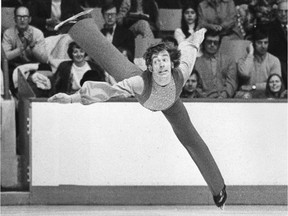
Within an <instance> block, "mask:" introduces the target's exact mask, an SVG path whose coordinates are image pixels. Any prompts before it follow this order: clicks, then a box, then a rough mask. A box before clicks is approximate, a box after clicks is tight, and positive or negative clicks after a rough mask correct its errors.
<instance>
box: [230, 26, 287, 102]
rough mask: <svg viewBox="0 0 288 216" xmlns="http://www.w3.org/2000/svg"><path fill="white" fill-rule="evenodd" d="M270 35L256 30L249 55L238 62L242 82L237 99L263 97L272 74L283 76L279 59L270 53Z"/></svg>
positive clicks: (249, 48)
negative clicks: (250, 96)
mask: <svg viewBox="0 0 288 216" xmlns="http://www.w3.org/2000/svg"><path fill="white" fill-rule="evenodd" d="M268 45H269V39H268V33H267V32H266V31H265V30H263V29H259V28H258V29H255V31H254V34H253V42H252V43H251V44H250V46H249V47H248V50H247V51H248V53H247V54H245V56H244V57H242V58H240V59H239V61H238V72H239V78H240V80H241V82H242V85H241V86H240V91H239V92H237V94H236V97H237V98H241V97H242V98H247V97H248V98H249V96H247V94H251V95H252V97H253V98H257V97H263V96H264V90H265V87H266V82H267V79H268V77H269V75H270V74H274V73H275V74H279V75H280V76H281V66H280V62H279V59H278V58H277V57H275V56H273V55H272V54H270V53H268V52H267V50H268Z"/></svg>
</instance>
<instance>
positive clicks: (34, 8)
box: [31, 0, 83, 37]
mask: <svg viewBox="0 0 288 216" xmlns="http://www.w3.org/2000/svg"><path fill="white" fill-rule="evenodd" d="M81 11H83V9H82V8H81V7H80V4H79V3H78V0H33V1H31V16H32V22H31V25H34V26H36V27H37V28H39V29H41V30H42V31H43V32H44V36H45V37H47V36H51V35H56V34H57V32H56V31H55V30H54V27H55V26H56V25H57V24H59V23H60V22H61V21H64V20H65V19H67V18H69V17H71V16H73V15H75V14H77V13H80V12H81Z"/></svg>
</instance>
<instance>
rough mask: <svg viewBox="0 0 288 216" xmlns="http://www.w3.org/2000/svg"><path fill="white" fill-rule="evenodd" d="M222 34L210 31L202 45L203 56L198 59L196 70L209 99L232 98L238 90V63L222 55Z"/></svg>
mask: <svg viewBox="0 0 288 216" xmlns="http://www.w3.org/2000/svg"><path fill="white" fill-rule="evenodd" d="M220 44H221V36H220V33H218V32H216V31H213V30H208V31H207V32H206V34H205V39H204V42H203V43H202V52H203V55H202V56H200V57H198V58H197V59H196V63H195V69H196V70H197V71H198V72H199V74H200V76H201V78H202V81H203V87H204V89H205V93H206V94H207V97H210V98H231V97H233V96H234V93H235V91H236V89H237V85H238V84H237V70H236V62H235V60H234V59H233V58H231V57H229V56H227V55H225V54H223V53H220V52H219V47H220Z"/></svg>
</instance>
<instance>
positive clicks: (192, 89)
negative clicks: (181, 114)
mask: <svg viewBox="0 0 288 216" xmlns="http://www.w3.org/2000/svg"><path fill="white" fill-rule="evenodd" d="M180 97H181V98H202V97H204V93H203V81H202V79H201V77H200V74H199V73H198V71H197V70H195V69H194V70H193V71H192V73H191V75H190V77H189V78H188V80H187V81H186V83H185V85H184V87H183V89H182V92H181V95H180Z"/></svg>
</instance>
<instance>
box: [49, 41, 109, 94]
mask: <svg viewBox="0 0 288 216" xmlns="http://www.w3.org/2000/svg"><path fill="white" fill-rule="evenodd" d="M67 53H68V55H69V57H70V58H71V60H69V61H64V62H62V63H60V65H59V67H58V69H57V71H56V72H55V74H54V75H53V78H52V80H53V81H52V86H53V89H52V94H55V93H58V92H63V93H67V94H72V93H74V92H76V91H78V90H79V89H80V88H81V85H80V81H81V79H82V78H83V76H84V74H85V73H86V72H87V71H91V70H92V71H93V73H91V72H90V73H89V74H90V75H89V76H90V80H94V81H105V74H104V70H103V69H102V68H100V66H98V65H97V64H95V63H93V62H91V61H86V60H85V57H86V53H85V52H84V51H83V50H82V49H81V48H80V47H79V46H78V45H77V44H76V43H75V42H71V43H70V44H69V47H68V50H67ZM91 75H92V76H91ZM87 76H88V75H87Z"/></svg>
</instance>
